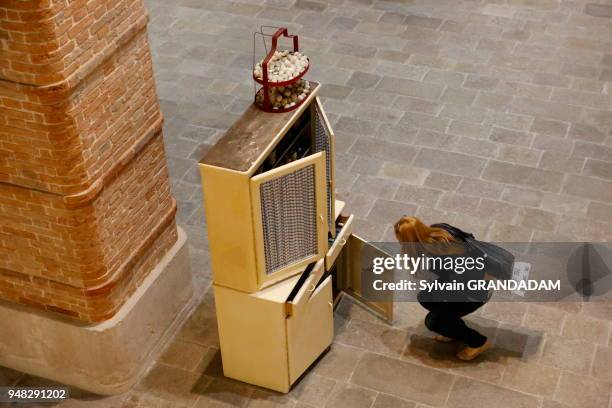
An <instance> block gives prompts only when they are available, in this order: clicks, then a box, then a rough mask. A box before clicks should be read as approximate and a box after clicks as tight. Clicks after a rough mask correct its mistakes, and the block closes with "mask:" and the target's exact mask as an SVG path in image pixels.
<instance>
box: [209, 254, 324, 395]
mask: <svg viewBox="0 0 612 408" xmlns="http://www.w3.org/2000/svg"><path fill="white" fill-rule="evenodd" d="M309 268H310V269H311V270H310V271H308V275H307V276H306V277H304V275H305V274H306V272H305V273H303V274H302V275H300V276H297V277H293V278H290V279H287V280H286V281H284V282H281V283H279V284H277V285H275V286H272V287H270V288H268V289H264V290H262V291H260V292H256V293H244V292H239V291H236V290H233V289H229V288H225V287H222V286H214V292H215V304H216V308H217V324H218V327H219V340H220V343H221V358H222V361H223V373H224V374H225V376H227V377H230V378H234V379H237V380H241V381H244V382H248V383H250V384H255V385H259V386H261V387H265V388H269V389H273V390H276V391H280V392H288V391H289V389H290V387H291V384H293V383H294V382H295V381H296V380H297V379H298V378H299V377H300V376H301V375H302V374H303V373H304V371H306V369H307V368H308V367H309V366H310V365H311V364H312V363H313V362H314V361H315V360H316V359H317V357H319V356H320V355H321V354H322V353H323V352H324V351H325V349H327V348H328V347H329V345H330V344H331V342H332V339H333V335H334V322H333V298H332V281H331V277H330V276H326V277H324V274H325V267H324V261H323V260H322V259H321V260H319V261H318V262H317V263H316V265H314V267H309Z"/></svg>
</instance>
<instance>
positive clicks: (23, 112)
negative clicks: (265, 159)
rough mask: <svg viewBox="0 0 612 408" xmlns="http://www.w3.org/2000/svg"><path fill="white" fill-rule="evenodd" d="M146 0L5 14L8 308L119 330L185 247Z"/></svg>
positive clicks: (1, 189) (1, 146) (1, 65)
mask: <svg viewBox="0 0 612 408" xmlns="http://www.w3.org/2000/svg"><path fill="white" fill-rule="evenodd" d="M146 24H147V14H146V12H145V10H144V7H143V4H142V1H141V0H106V1H105V0H70V1H65V0H2V1H1V2H0V45H1V46H0V298H1V299H4V300H8V301H10V302H16V303H19V304H23V305H30V306H33V307H35V308H39V309H46V310H47V311H50V312H53V313H59V314H62V315H67V316H70V317H72V318H74V319H78V320H80V321H82V322H88V323H92V322H100V321H103V320H106V319H109V318H111V317H112V316H113V315H115V313H116V312H117V311H118V310H119V309H120V308H121V306H122V305H123V304H124V302H125V301H126V299H128V298H129V297H130V295H131V294H132V293H134V291H135V290H136V289H137V288H138V287H139V285H140V283H141V282H142V281H143V279H144V278H145V277H146V276H147V275H148V274H149V272H150V271H151V270H152V269H153V268H154V267H155V265H156V264H157V263H158V261H159V260H160V259H161V258H162V257H163V256H164V255H165V254H166V252H167V251H168V250H169V249H170V248H171V247H172V246H173V245H174V244H175V242H176V240H177V229H176V225H175V221H174V217H175V212H176V203H175V201H174V199H173V198H172V196H171V193H170V186H169V180H168V171H167V168H166V161H165V156H164V147H163V140H162V115H161V112H160V110H159V106H158V102H157V97H156V93H155V84H154V78H153V70H152V64H151V55H150V51H149V44H148V39H147V33H146Z"/></svg>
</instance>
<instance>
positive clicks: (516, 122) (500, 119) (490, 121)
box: [483, 110, 532, 130]
mask: <svg viewBox="0 0 612 408" xmlns="http://www.w3.org/2000/svg"><path fill="white" fill-rule="evenodd" d="M531 122H532V117H531V116H528V115H515V114H512V113H507V112H496V111H492V110H490V111H489V113H488V115H487V118H486V119H485V121H484V122H483V125H485V126H498V127H503V128H506V129H515V130H527V129H529V127H530V126H531Z"/></svg>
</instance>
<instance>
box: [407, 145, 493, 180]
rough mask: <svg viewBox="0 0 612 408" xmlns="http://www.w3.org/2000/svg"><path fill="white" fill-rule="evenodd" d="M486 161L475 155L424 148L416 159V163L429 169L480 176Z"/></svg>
mask: <svg viewBox="0 0 612 408" xmlns="http://www.w3.org/2000/svg"><path fill="white" fill-rule="evenodd" d="M485 163H486V161H485V160H484V159H481V158H476V157H474V156H468V155H465V154H460V153H453V152H445V151H439V150H433V149H428V148H422V149H421V151H420V152H419V153H418V154H417V156H416V158H415V159H414V165H415V166H417V167H422V168H426V169H429V170H434V171H439V172H444V173H450V174H456V175H461V176H467V177H478V176H479V175H480V173H481V171H482V169H483V168H484V166H485Z"/></svg>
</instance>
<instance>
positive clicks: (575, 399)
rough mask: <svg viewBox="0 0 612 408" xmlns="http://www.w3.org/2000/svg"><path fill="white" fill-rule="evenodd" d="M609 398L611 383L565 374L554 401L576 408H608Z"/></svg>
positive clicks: (562, 376)
mask: <svg viewBox="0 0 612 408" xmlns="http://www.w3.org/2000/svg"><path fill="white" fill-rule="evenodd" d="M609 398H610V384H609V383H606V382H603V381H599V380H595V379H593V378H589V377H587V376H584V375H581V374H574V373H570V372H563V373H562V374H561V380H560V382H559V387H558V390H557V393H556V395H555V398H554V399H555V400H557V401H560V402H562V403H564V404H567V405H568V406H570V407H574V408H582V407H589V408H591V407H592V408H607V407H608V400H609Z"/></svg>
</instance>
